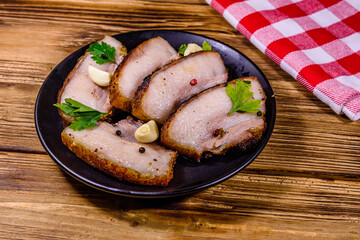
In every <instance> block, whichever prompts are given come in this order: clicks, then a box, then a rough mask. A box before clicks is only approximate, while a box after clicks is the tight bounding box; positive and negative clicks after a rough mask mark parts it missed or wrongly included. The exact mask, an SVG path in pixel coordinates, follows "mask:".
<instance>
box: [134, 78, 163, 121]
mask: <svg viewBox="0 0 360 240" xmlns="http://www.w3.org/2000/svg"><path fill="white" fill-rule="evenodd" d="M155 73H156V72H154V73H152V74H151V75H149V76H147V77H146V78H145V79H144V81H143V82H142V83H141V85H140V86H139V87H138V89H137V90H136V92H135V97H134V99H133V102H132V109H131V113H132V115H134V116H135V117H137V118H139V119H141V120H143V121H150V120H154V121H156V122H157V123H158V124H162V123H161V122H160V121H159V119H153V118H151V117H150V116H149V115H147V114H146V113H145V112H144V110H143V108H142V102H141V101H142V98H143V96H145V93H146V91H147V90H148V88H149V84H150V82H151V79H152V78H153V76H154V74H155Z"/></svg>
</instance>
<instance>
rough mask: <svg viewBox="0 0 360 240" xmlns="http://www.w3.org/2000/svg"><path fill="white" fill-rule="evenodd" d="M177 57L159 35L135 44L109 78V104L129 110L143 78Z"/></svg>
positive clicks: (173, 50)
mask: <svg viewBox="0 0 360 240" xmlns="http://www.w3.org/2000/svg"><path fill="white" fill-rule="evenodd" d="M179 57H180V55H179V54H178V53H177V52H176V51H175V49H174V48H173V47H172V46H171V45H170V44H169V43H168V42H167V41H166V40H164V39H163V38H161V37H156V38H151V39H149V40H147V41H145V42H143V43H142V44H140V45H139V46H137V47H136V48H135V49H133V50H132V51H131V52H130V53H129V55H128V56H127V57H126V58H125V60H124V61H123V63H122V64H120V65H119V67H118V68H117V69H116V72H115V74H114V75H113V77H112V79H111V82H110V87H109V94H110V103H111V105H113V106H114V107H116V108H119V109H121V110H123V111H126V112H130V111H131V103H132V101H133V98H134V95H135V92H136V90H137V88H138V87H139V86H140V84H141V83H142V82H143V80H144V78H145V77H146V76H148V75H149V74H151V73H152V72H154V71H155V70H156V69H158V68H161V67H162V66H164V65H166V64H168V63H170V62H171V61H173V60H175V59H178V58H179Z"/></svg>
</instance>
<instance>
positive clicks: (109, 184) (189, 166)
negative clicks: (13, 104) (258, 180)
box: [35, 30, 276, 198]
mask: <svg viewBox="0 0 360 240" xmlns="http://www.w3.org/2000/svg"><path fill="white" fill-rule="evenodd" d="M157 36H161V37H163V38H164V39H166V40H167V41H169V43H170V44H171V45H172V46H173V47H174V48H175V49H178V48H179V47H180V45H181V44H183V43H191V42H194V43H197V44H199V45H201V44H202V43H203V42H204V41H205V40H206V41H207V42H209V43H210V45H211V46H212V47H213V49H214V50H217V51H219V52H220V54H221V56H222V58H223V59H224V62H225V65H226V66H227V68H228V70H229V79H234V78H239V77H245V76H256V77H257V78H258V79H259V80H260V82H261V84H262V86H263V89H264V90H265V93H266V95H267V101H266V108H267V112H266V122H267V129H266V132H265V133H264V135H263V137H262V139H261V140H260V142H259V144H258V145H257V146H256V147H255V148H253V149H252V150H248V151H246V152H240V153H232V154H226V155H224V156H217V157H213V158H210V159H207V160H206V161H205V160H204V161H202V162H201V163H196V162H193V161H190V160H188V159H185V158H182V157H179V158H178V159H177V162H176V165H175V169H174V178H173V179H172V180H171V182H170V183H169V186H167V187H149V186H140V185H136V184H132V183H128V182H123V181H120V180H118V179H116V178H113V177H111V176H109V175H107V174H105V173H103V172H101V171H99V170H97V169H94V168H93V167H91V166H89V165H87V164H86V163H84V162H83V161H82V160H80V159H79V158H77V157H76V156H75V154H73V153H72V152H71V151H70V150H68V148H67V147H66V146H64V145H63V144H62V142H61V138H60V133H61V131H62V130H63V126H62V124H61V118H60V116H59V114H58V111H57V109H56V108H55V107H53V104H54V103H56V99H57V94H58V91H59V89H60V88H61V87H62V85H63V82H64V80H65V78H66V76H67V75H68V74H69V72H70V71H71V69H72V68H73V67H74V66H75V64H76V61H77V59H78V58H79V57H80V56H82V55H83V54H84V52H85V50H86V49H87V47H88V46H85V47H83V48H81V49H79V50H77V51H76V52H74V53H72V54H71V55H70V56H68V57H67V58H66V59H65V60H63V61H62V62H61V63H60V64H59V65H57V66H56V67H55V68H54V70H53V71H52V72H51V73H50V75H49V76H48V77H47V78H46V80H45V81H44V83H43V85H42V87H41V89H40V91H39V94H38V97H37V100H36V105H35V124H36V130H37V133H38V136H39V138H40V141H41V143H42V144H43V146H44V148H45V150H46V151H47V152H48V153H49V155H50V156H51V158H52V159H53V160H54V161H55V162H56V163H57V164H59V165H60V167H61V168H62V169H63V170H65V171H66V172H67V173H68V174H70V175H71V176H73V177H74V178H76V179H78V180H79V181H81V182H83V183H85V184H87V185H89V186H92V187H94V188H97V189H100V190H103V191H106V192H110V193H114V194H119V195H123V196H130V197H153V198H155V197H170V196H179V195H184V194H189V193H192V192H195V191H198V190H201V189H204V188H207V187H210V186H213V185H215V184H217V183H220V182H222V181H224V180H226V179H228V178H230V177H231V176H233V175H235V174H236V173H238V172H239V171H240V170H242V169H243V168H245V167H246V166H247V165H249V164H250V163H251V162H252V161H253V160H254V159H255V158H256V157H257V156H258V155H259V153H260V152H261V151H262V150H263V148H264V147H265V145H266V143H267V142H268V140H269V138H270V136H271V133H272V130H273V127H274V123H275V112H276V111H275V99H274V97H273V91H272V89H271V86H270V84H269V82H268V81H267V79H266V77H265V76H264V74H263V73H262V72H261V70H260V69H259V68H258V67H257V66H256V65H255V64H254V63H253V62H252V61H251V60H250V59H248V58H247V57H246V56H244V55H243V54H242V53H240V52H238V51H237V50H235V49H233V48H231V47H230V46H228V45H226V44H224V43H221V42H219V41H217V40H214V39H211V38H208V37H205V36H202V35H197V34H193V33H187V32H181V31H171V30H162V31H138V32H129V33H124V34H119V35H115V36H113V37H114V38H116V39H118V40H119V41H120V42H122V43H123V44H124V45H125V46H126V47H127V48H128V50H131V49H133V48H134V47H136V46H137V45H138V44H140V43H141V42H143V41H145V40H147V39H149V38H153V37H157Z"/></svg>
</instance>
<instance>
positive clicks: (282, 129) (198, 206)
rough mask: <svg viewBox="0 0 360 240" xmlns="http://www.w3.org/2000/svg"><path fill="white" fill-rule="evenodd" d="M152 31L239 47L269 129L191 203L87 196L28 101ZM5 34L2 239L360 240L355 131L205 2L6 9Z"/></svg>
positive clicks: (0, 59)
mask: <svg viewBox="0 0 360 240" xmlns="http://www.w3.org/2000/svg"><path fill="white" fill-rule="evenodd" d="M147 29H174V30H185V31H189V32H194V33H199V34H204V35H206V36H209V37H212V38H215V39H217V40H220V41H222V42H224V43H226V44H228V45H230V46H232V47H234V48H236V49H238V50H239V51H241V52H243V53H244V54H245V55H247V56H248V57H250V58H251V59H252V60H253V61H254V62H255V63H256V64H257V65H258V66H259V67H260V68H261V69H262V71H263V72H264V73H265V75H266V76H267V78H268V79H269V81H270V83H271V85H272V87H273V90H274V92H275V95H276V101H277V120H276V125H275V128H274V132H273V135H272V137H271V139H270V141H269V143H268V145H267V146H266V148H265V149H264V151H263V152H262V153H261V154H260V155H259V157H258V158H257V159H256V160H255V161H254V162H253V163H252V164H251V165H250V166H249V167H247V168H246V169H245V170H244V171H242V172H240V173H239V174H237V175H236V176H234V177H232V178H231V179H229V180H227V181H225V182H223V183H221V184H219V185H216V186H214V187H211V188H208V189H206V190H204V191H201V192H198V193H196V194H193V195H190V196H187V197H182V198H176V199H165V200H141V199H129V198H124V197H119V196H114V195H110V194H107V193H103V192H100V191H98V190H95V189H93V188H90V187H88V186H86V185H84V184H82V183H80V182H78V181H77V180H75V179H73V178H72V177H70V176H68V175H66V174H65V173H63V172H62V170H60V168H59V167H58V166H57V165H56V164H55V163H54V162H53V161H52V160H51V158H50V157H49V156H48V155H47V153H46V152H45V150H44V149H43V148H42V146H41V144H40V142H39V140H38V137H37V134H36V130H35V125H34V104H35V100H36V97H37V94H38V91H39V89H40V87H41V85H42V83H43V81H44V79H45V78H46V76H47V75H48V74H49V73H50V71H51V70H52V69H53V68H54V67H55V66H56V64H58V63H59V62H61V60H62V59H64V58H65V57H66V56H68V55H69V54H71V53H72V52H73V51H75V50H77V49H79V48H80V47H82V46H84V45H86V44H88V43H90V42H92V41H94V40H97V39H100V38H101V37H102V36H103V35H105V34H109V35H114V34H119V33H124V32H128V31H137V30H147ZM0 36H1V41H0V49H1V54H0V216H1V218H0V239H222V240H224V239H249V240H251V239H254V240H257V239H293V240H297V239H326V240H332V239H334V240H338V239H340V240H355V239H360V164H359V163H360V157H359V156H360V154H359V153H360V145H359V142H360V126H359V122H352V121H350V120H348V119H347V118H345V117H343V116H337V115H336V114H334V113H333V112H332V110H331V109H330V108H329V107H328V106H326V105H325V104H323V103H322V102H320V101H319V100H318V99H317V98H316V97H314V96H313V95H312V94H311V93H309V92H307V90H306V89H305V88H304V87H302V86H301V85H300V84H299V83H297V82H296V81H295V80H294V79H293V78H291V77H290V76H289V75H288V74H287V73H285V72H284V71H283V70H281V69H280V68H279V67H278V66H276V65H275V64H274V63H273V62H272V61H271V60H270V59H268V58H267V57H266V56H264V55H263V54H262V53H261V52H260V51H258V50H257V49H256V48H255V47H254V46H253V45H252V44H251V43H250V42H249V41H248V40H247V39H245V38H244V37H243V36H242V35H241V34H239V33H238V32H237V31H236V30H235V29H234V28H232V27H231V26H230V25H229V24H228V23H227V22H226V21H225V20H224V19H223V18H222V16H221V15H219V14H218V13H217V12H216V11H215V10H213V9H212V8H211V7H209V6H208V5H207V4H206V3H205V1H202V0H186V1H181V2H179V1H175V0H170V1H164V0H151V1H150V0H146V1H137V0H123V1H120V0H119V1H115V0H109V1H105V0H88V1H86V0H83V1H71V0H51V1H50V0H49V1H26V0H23V1H20V0H16V1H15V0H14V1H13V0H2V1H0ZM125 44H126V43H125Z"/></svg>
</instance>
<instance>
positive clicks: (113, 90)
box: [108, 52, 132, 112]
mask: <svg viewBox="0 0 360 240" xmlns="http://www.w3.org/2000/svg"><path fill="white" fill-rule="evenodd" d="M130 55H131V52H130V53H129V54H128V55H126V56H125V58H124V59H123V60H122V62H121V63H120V64H119V66H117V68H116V70H115V72H114V74H113V76H112V77H111V80H110V84H109V88H108V89H109V98H110V105H111V106H114V107H116V108H118V109H121V110H123V111H125V112H131V103H132V99H130V98H127V97H124V96H123V95H122V94H121V92H120V83H119V80H120V77H121V75H122V70H123V68H124V66H125V64H126V62H127V60H128V59H129V57H130Z"/></svg>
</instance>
